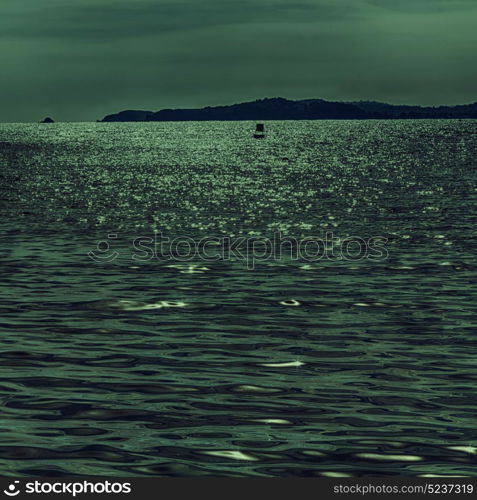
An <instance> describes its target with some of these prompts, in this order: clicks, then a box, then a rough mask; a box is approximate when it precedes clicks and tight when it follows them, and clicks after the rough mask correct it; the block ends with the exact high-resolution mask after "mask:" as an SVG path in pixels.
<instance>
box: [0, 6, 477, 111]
mask: <svg viewBox="0 0 477 500" xmlns="http://www.w3.org/2000/svg"><path fill="white" fill-rule="evenodd" d="M476 25H477V1H476V0H295V1H290V0H130V1H127V0H0V61H1V66H2V76H1V78H0V96H1V97H0V99H1V106H0V121H38V120H39V119H41V118H44V117H45V116H52V117H53V118H55V119H57V120H71V121H75V120H96V119H98V118H102V117H103V116H104V115H106V114H109V113H113V112H116V111H120V110H124V109H149V110H158V109H161V108H165V107H173V108H174V107H177V108H180V107H202V106H207V105H211V106H213V105H219V104H232V103H235V102H241V101H245V100H254V99H257V98H262V97H275V96H281V97H287V98H292V99H299V98H303V99H305V98H314V97H316V98H323V99H329V100H379V101H386V102H391V103H409V104H423V105H432V104H458V103H469V102H475V101H477V64H476V62H475V59H476V48H477V29H476Z"/></svg>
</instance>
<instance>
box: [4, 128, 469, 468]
mask: <svg viewBox="0 0 477 500" xmlns="http://www.w3.org/2000/svg"><path fill="white" fill-rule="evenodd" d="M253 130H254V124H252V123H246V122H241V123H169V124H168V123H148V124H54V125H36V124H33V125H24V124H23V125H6V124H0V188H1V191H0V208H1V219H0V258H1V261H0V268H1V285H0V301H1V302H0V398H1V403H2V405H1V422H0V474H2V475H30V476H31V475H38V476H43V475H62V474H68V475H82V474H85V475H103V476H107V475H120V476H131V475H154V476H195V475H214V476H217V475H223V476H320V475H354V476H362V475H371V474H373V475H377V474H378V475H379V474H393V475H432V474H442V475H467V476H469V475H473V476H475V475H476V473H477V461H476V459H477V429H476V411H477V393H476V382H477V346H476V340H477V328H476V327H477V311H476V304H477V284H476V283H477V273H476V270H477V259H476V250H477V239H476V238H477V226H476V222H477V219H476V214H477V210H476V205H477V169H476V167H477V165H476V159H475V158H476V151H477V147H476V146H477V122H476V121H471V120H463V121H445V120H443V121H386V122H381V121H369V122H367V121H355V122H347V121H323V122H271V123H269V124H267V130H268V132H269V134H268V137H267V139H266V140H263V141H257V140H254V139H252V137H251V135H252V133H253ZM154 231H156V233H157V232H162V233H163V234H164V235H167V236H170V237H174V236H187V237H190V238H203V237H223V236H231V237H241V236H247V237H255V238H264V237H271V235H272V234H274V233H276V232H277V231H279V232H280V233H281V234H282V235H284V236H287V237H292V236H293V237H295V238H298V239H303V238H305V237H309V236H313V237H320V236H323V235H324V233H326V232H328V231H332V232H333V233H334V235H335V236H336V237H337V238H339V239H341V240H343V239H345V238H347V237H350V236H355V237H360V238H363V239H365V240H367V239H368V238H371V237H376V236H381V237H383V238H387V240H388V241H387V244H386V249H387V252H388V257H387V259H380V260H369V259H361V260H339V259H323V260H321V261H316V262H309V261H305V260H303V259H301V260H300V259H298V260H293V259H289V258H286V257H285V258H282V259H269V260H261V261H258V262H256V263H255V266H253V268H250V266H249V267H247V265H246V263H244V262H243V261H242V260H241V259H229V260H218V261H214V262H203V261H201V260H200V259H192V260H190V261H187V262H184V261H182V260H181V258H180V257H179V256H177V255H176V256H172V258H171V259H169V260H157V259H153V260H149V261H141V262H138V261H137V260H135V259H133V258H132V254H133V253H134V252H133V251H132V243H131V242H132V240H133V239H134V238H136V237H139V236H151V235H153V234H154ZM112 234H115V235H117V237H116V238H115V239H113V240H111V239H110V240H109V241H110V243H111V249H112V250H114V251H117V252H118V254H119V256H118V258H116V259H115V260H114V261H111V262H94V261H93V260H91V258H89V257H88V255H87V254H88V252H89V251H91V250H95V249H96V246H97V244H98V242H99V241H102V240H107V239H108V235H112ZM101 248H102V247H101Z"/></svg>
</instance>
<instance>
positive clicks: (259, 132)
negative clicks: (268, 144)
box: [253, 123, 265, 139]
mask: <svg viewBox="0 0 477 500" xmlns="http://www.w3.org/2000/svg"><path fill="white" fill-rule="evenodd" d="M253 137H254V138H255V139H265V125H264V124H263V123H257V128H256V130H255V134H253Z"/></svg>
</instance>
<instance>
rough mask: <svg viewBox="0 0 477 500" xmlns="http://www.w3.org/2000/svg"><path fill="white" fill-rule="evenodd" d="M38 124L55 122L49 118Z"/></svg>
mask: <svg viewBox="0 0 477 500" xmlns="http://www.w3.org/2000/svg"><path fill="white" fill-rule="evenodd" d="M40 123H55V120H53V118H50V117H49V116H48V117H47V118H45V119H44V120H42V121H41V122H40Z"/></svg>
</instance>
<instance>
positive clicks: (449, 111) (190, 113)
mask: <svg viewBox="0 0 477 500" xmlns="http://www.w3.org/2000/svg"><path fill="white" fill-rule="evenodd" d="M416 118H427V119H429V118H431V119H432V118H477V103H473V104H464V105H459V106H437V107H423V106H407V105H394V104H385V103H381V102H374V101H358V102H332V101H325V100H323V99H304V100H296V101H293V100H289V99H284V98H282V97H274V98H267V99H259V100H257V101H253V102H245V103H241V104H232V105H230V106H214V107H210V106H208V107H206V108H201V109H163V110H161V111H156V112H154V111H138V110H127V111H121V112H119V113H116V114H112V115H108V116H105V117H104V118H103V119H102V120H99V121H102V122H168V121H239V120H365V119H416Z"/></svg>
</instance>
